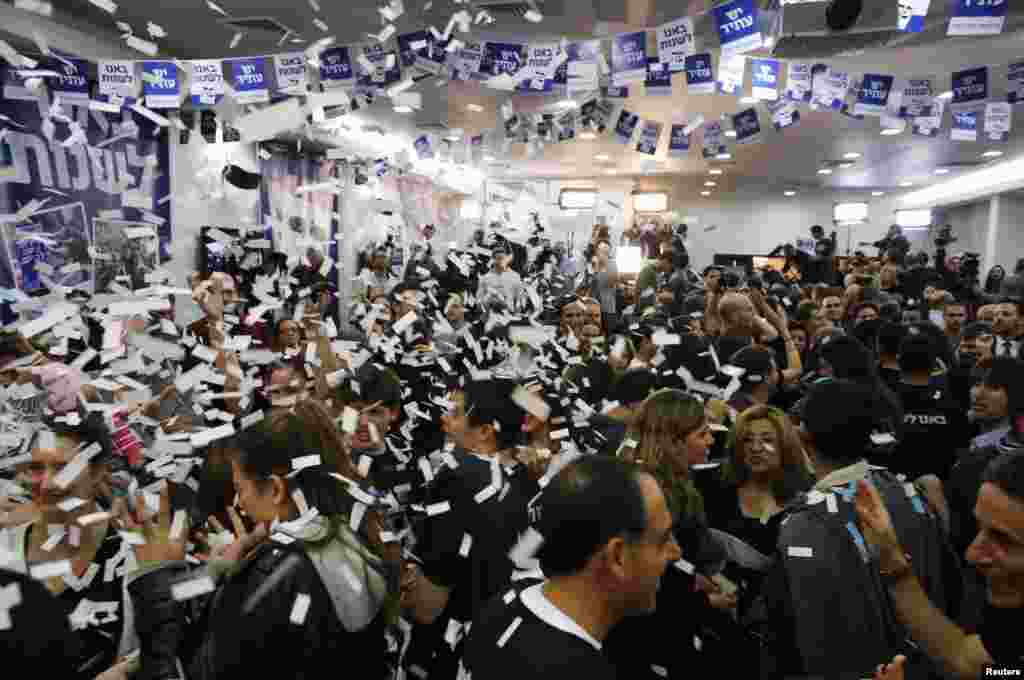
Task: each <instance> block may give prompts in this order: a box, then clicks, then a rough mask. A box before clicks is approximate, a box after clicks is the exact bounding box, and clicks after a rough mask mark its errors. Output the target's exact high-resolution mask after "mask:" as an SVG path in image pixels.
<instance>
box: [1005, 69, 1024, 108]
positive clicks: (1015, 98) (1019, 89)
mask: <svg viewBox="0 0 1024 680" xmlns="http://www.w3.org/2000/svg"><path fill="white" fill-rule="evenodd" d="M1006 101H1008V102H1010V103H1011V104H1021V103H1024V61H1014V62H1010V64H1009V65H1008V66H1007V67H1006Z"/></svg>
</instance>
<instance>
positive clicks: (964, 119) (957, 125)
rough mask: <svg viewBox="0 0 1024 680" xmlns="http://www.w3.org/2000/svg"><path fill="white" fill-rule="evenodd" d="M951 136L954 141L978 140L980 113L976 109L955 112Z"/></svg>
mask: <svg viewBox="0 0 1024 680" xmlns="http://www.w3.org/2000/svg"><path fill="white" fill-rule="evenodd" d="M949 138H950V139H952V140H953V141H954V142H976V141H978V114H977V113H975V112H974V111H966V112H963V113H956V112H954V113H953V127H952V129H950V131H949Z"/></svg>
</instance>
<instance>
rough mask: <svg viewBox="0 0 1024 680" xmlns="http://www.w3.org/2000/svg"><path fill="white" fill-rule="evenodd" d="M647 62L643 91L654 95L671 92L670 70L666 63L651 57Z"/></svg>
mask: <svg viewBox="0 0 1024 680" xmlns="http://www.w3.org/2000/svg"><path fill="white" fill-rule="evenodd" d="M648 62H649V63H648V64H647V79H646V80H645V81H644V93H645V94H649V95H654V96H666V95H671V94H672V71H670V70H669V68H668V64H665V63H663V62H660V61H658V60H657V59H656V58H654V57H651V58H650V59H649V60H648Z"/></svg>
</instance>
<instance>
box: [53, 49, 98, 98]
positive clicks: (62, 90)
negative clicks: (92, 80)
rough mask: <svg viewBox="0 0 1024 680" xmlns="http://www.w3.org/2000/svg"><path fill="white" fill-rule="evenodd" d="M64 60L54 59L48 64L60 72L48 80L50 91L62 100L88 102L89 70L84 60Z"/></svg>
mask: <svg viewBox="0 0 1024 680" xmlns="http://www.w3.org/2000/svg"><path fill="white" fill-rule="evenodd" d="M64 62H66V63H64ZM64 62H59V61H56V60H54V62H53V63H51V64H50V68H52V69H53V70H54V71H56V72H57V73H59V74H60V76H58V77H57V78H54V79H52V80H51V81H50V91H51V92H53V94H54V95H59V96H60V98H61V101H64V102H69V103H71V102H78V103H83V102H88V101H89V79H88V74H89V71H88V69H87V68H86V65H85V62H84V61H82V60H81V59H65V60H64Z"/></svg>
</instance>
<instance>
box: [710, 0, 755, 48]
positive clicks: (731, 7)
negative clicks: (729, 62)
mask: <svg viewBox="0 0 1024 680" xmlns="http://www.w3.org/2000/svg"><path fill="white" fill-rule="evenodd" d="M713 11H714V13H715V25H717V26H718V42H719V43H720V44H721V46H722V52H721V54H720V56H719V58H720V59H722V60H725V59H728V58H729V57H731V56H732V55H735V54H743V53H744V52H750V51H751V50H756V49H758V48H759V47H761V43H762V40H761V30H760V27H759V26H758V25H757V5H756V4H755V2H754V0H732V1H731V2H727V3H725V4H723V5H719V6H717V7H715V8H714V9H713Z"/></svg>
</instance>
